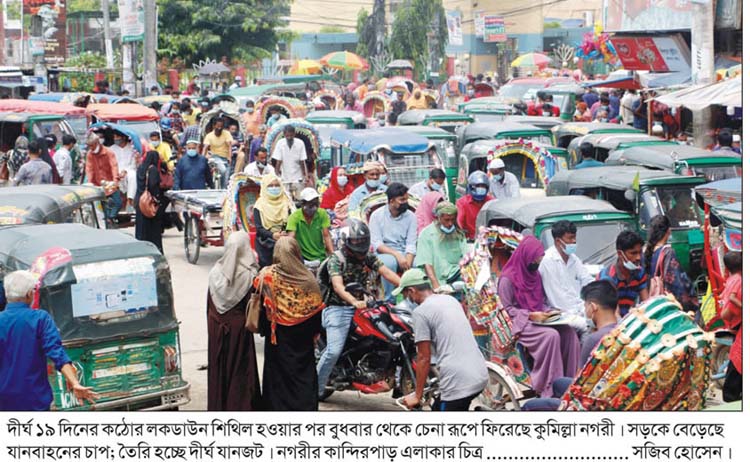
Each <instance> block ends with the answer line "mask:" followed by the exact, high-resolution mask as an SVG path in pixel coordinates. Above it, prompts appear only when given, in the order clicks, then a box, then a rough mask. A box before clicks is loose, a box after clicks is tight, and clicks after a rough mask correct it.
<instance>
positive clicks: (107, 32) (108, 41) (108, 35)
mask: <svg viewBox="0 0 750 462" xmlns="http://www.w3.org/2000/svg"><path fill="white" fill-rule="evenodd" d="M101 4H102V16H103V17H104V53H105V55H106V56H107V69H112V68H114V67H115V58H114V55H113V53H112V30H111V29H110V27H109V26H110V24H109V0H101Z"/></svg>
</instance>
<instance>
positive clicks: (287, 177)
mask: <svg viewBox="0 0 750 462" xmlns="http://www.w3.org/2000/svg"><path fill="white" fill-rule="evenodd" d="M295 135H296V130H295V129H294V126H292V125H287V126H286V127H284V139H283V140H279V141H278V142H277V143H276V147H274V149H273V155H272V156H271V159H272V160H275V161H276V165H275V167H276V174H277V175H278V176H280V177H281V180H282V181H283V182H284V185H285V186H288V187H289V192H290V193H291V194H292V197H294V198H297V197H298V196H299V193H300V191H301V190H302V189H303V188H304V187H305V181H306V179H307V151H306V150H305V143H303V142H302V140H301V139H299V138H297V137H296V136H295Z"/></svg>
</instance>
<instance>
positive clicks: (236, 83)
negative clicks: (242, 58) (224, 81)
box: [229, 75, 242, 90]
mask: <svg viewBox="0 0 750 462" xmlns="http://www.w3.org/2000/svg"><path fill="white" fill-rule="evenodd" d="M240 85H242V77H240V76H239V75H238V76H235V78H234V83H233V84H231V85H230V86H229V89H230V90H234V89H235V88H240Z"/></svg>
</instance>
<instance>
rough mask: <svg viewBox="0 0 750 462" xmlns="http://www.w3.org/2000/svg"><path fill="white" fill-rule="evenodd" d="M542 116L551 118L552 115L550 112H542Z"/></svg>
mask: <svg viewBox="0 0 750 462" xmlns="http://www.w3.org/2000/svg"><path fill="white" fill-rule="evenodd" d="M542 115H543V116H544V117H549V116H550V113H549V112H546V111H545V112H542Z"/></svg>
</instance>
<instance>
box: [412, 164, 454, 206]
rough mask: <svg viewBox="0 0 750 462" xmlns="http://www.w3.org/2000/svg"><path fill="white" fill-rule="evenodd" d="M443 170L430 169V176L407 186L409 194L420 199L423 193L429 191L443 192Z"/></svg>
mask: <svg viewBox="0 0 750 462" xmlns="http://www.w3.org/2000/svg"><path fill="white" fill-rule="evenodd" d="M444 185H445V172H444V171H442V170H440V169H439V168H433V169H432V170H430V176H429V178H427V179H426V180H424V181H420V182H419V183H415V184H414V185H412V187H411V188H409V194H411V195H412V196H415V197H418V198H420V199H422V198H423V197H424V196H425V194H427V193H428V192H431V191H437V192H445V189H444Z"/></svg>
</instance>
